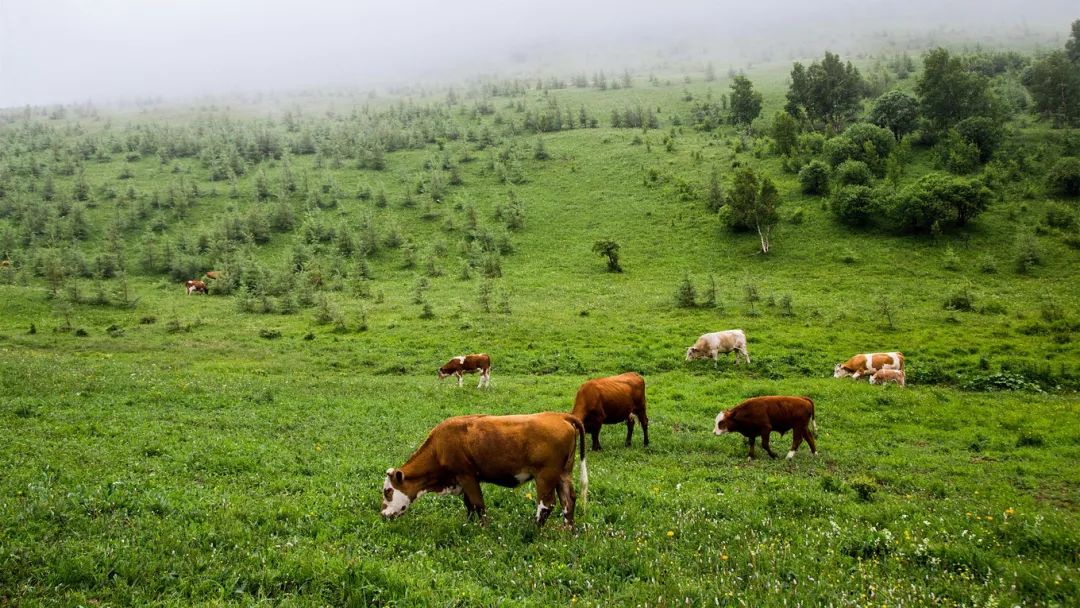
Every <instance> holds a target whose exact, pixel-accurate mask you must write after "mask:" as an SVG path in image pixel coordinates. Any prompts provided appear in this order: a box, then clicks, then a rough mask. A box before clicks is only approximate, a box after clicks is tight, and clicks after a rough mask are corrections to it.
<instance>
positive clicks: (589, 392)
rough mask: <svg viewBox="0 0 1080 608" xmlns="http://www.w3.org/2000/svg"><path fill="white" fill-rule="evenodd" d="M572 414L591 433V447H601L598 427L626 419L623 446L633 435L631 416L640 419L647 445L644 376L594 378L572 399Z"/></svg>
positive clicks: (647, 427) (627, 374) (631, 374)
mask: <svg viewBox="0 0 1080 608" xmlns="http://www.w3.org/2000/svg"><path fill="white" fill-rule="evenodd" d="M573 414H574V416H575V417H577V419H578V420H580V421H581V422H582V424H584V425H585V431H586V432H588V433H589V434H590V435H592V449H594V450H599V449H600V428H601V427H602V426H603V425H605V424H618V423H620V422H623V421H625V422H626V445H627V447H629V446H630V438H631V436H633V434H634V419H635V418H636V419H637V420H638V421H640V422H641V434H642V436H643V438H644V443H645V446H646V447H648V445H649V417H648V416H647V415H646V414H645V379H644V378H642V377H641V376H639V375H637V374H635V373H634V372H626V373H625V374H619V375H618V376H609V377H607V378H594V379H592V380H589V381H588V382H586V383H584V384H582V385H581V388H579V389H578V392H577V397H575V398H574V411H573Z"/></svg>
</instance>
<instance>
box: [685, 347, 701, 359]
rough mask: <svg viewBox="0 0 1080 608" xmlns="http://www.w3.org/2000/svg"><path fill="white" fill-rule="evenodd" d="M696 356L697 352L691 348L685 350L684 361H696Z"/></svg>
mask: <svg viewBox="0 0 1080 608" xmlns="http://www.w3.org/2000/svg"><path fill="white" fill-rule="evenodd" d="M698 356H699V354H698V352H697V350H695V349H694V347H693V346H691V347H690V348H688V349H686V360H687V361H693V360H694V359H697V358H698Z"/></svg>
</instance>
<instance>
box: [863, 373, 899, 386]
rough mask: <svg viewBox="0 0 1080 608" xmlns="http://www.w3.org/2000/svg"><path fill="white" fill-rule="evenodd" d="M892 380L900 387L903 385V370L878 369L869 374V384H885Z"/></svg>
mask: <svg viewBox="0 0 1080 608" xmlns="http://www.w3.org/2000/svg"><path fill="white" fill-rule="evenodd" d="M889 382H894V383H896V384H898V385H900V386H901V387H902V386H904V385H905V378H904V370H902V369H879V370H878V371H876V372H874V375H873V376H870V384H886V383H889Z"/></svg>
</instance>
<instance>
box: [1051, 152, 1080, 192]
mask: <svg viewBox="0 0 1080 608" xmlns="http://www.w3.org/2000/svg"><path fill="white" fill-rule="evenodd" d="M1046 181H1047V184H1048V185H1049V186H1050V190H1051V192H1053V193H1055V194H1060V195H1062V196H1070V197H1076V196H1080V158H1077V157H1075V156H1066V157H1065V158H1062V159H1061V160H1059V161H1057V162H1056V163H1054V166H1053V167H1051V168H1050V172H1049V173H1047V175H1046Z"/></svg>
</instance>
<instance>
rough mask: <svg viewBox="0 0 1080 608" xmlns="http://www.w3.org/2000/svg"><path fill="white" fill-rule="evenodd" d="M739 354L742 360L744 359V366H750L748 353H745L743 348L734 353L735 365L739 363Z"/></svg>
mask: <svg viewBox="0 0 1080 608" xmlns="http://www.w3.org/2000/svg"><path fill="white" fill-rule="evenodd" d="M740 354H741V355H742V356H743V359H746V364H747V365H750V353H748V352H746V349H745V348H744V349H740V350H739V351H738V352H737V353H735V363H738V362H739V355H740Z"/></svg>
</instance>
